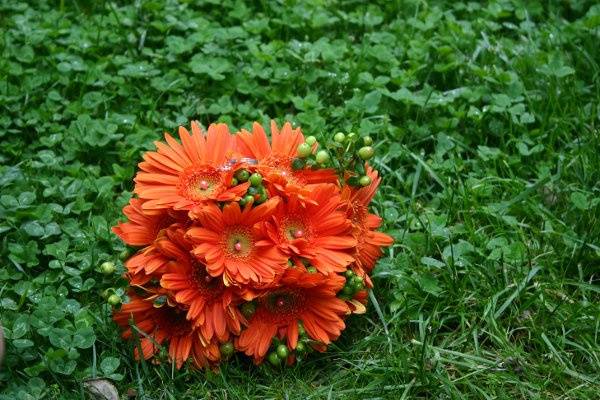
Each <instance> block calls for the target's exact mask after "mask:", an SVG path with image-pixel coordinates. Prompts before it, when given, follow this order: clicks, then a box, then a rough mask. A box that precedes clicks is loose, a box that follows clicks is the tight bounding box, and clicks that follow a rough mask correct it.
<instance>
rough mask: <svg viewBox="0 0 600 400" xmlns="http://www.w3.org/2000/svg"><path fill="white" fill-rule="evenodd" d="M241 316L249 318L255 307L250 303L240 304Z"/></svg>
mask: <svg viewBox="0 0 600 400" xmlns="http://www.w3.org/2000/svg"><path fill="white" fill-rule="evenodd" d="M241 311H242V314H244V317H246V318H250V317H251V316H252V315H254V312H255V311H256V305H255V304H254V303H252V302H249V303H244V304H242V310H241Z"/></svg>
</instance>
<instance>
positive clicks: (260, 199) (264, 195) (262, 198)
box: [258, 193, 269, 203]
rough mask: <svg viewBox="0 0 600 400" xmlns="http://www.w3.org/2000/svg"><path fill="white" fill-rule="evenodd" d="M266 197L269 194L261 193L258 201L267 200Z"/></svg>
mask: <svg viewBox="0 0 600 400" xmlns="http://www.w3.org/2000/svg"><path fill="white" fill-rule="evenodd" d="M268 198H269V196H267V194H266V193H261V195H260V197H259V198H258V202H259V203H264V202H265V201H267V199H268Z"/></svg>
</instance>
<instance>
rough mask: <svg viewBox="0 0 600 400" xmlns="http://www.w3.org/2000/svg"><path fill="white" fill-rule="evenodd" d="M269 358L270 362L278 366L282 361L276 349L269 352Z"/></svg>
mask: <svg viewBox="0 0 600 400" xmlns="http://www.w3.org/2000/svg"><path fill="white" fill-rule="evenodd" d="M267 360H269V362H270V363H271V364H272V365H274V366H277V365H279V364H280V363H281V360H280V359H279V357H278V356H277V353H276V352H274V351H272V352H270V353H269V355H268V356H267Z"/></svg>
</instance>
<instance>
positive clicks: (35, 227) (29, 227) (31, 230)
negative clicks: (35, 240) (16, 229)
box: [21, 221, 45, 237]
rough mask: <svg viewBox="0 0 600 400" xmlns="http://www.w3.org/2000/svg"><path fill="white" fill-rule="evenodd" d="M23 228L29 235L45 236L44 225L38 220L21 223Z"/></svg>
mask: <svg viewBox="0 0 600 400" xmlns="http://www.w3.org/2000/svg"><path fill="white" fill-rule="evenodd" d="M21 229H23V230H24V231H25V232H26V233H27V234H28V235H29V236H36V237H37V236H44V233H45V231H44V227H43V226H41V225H40V224H39V222H37V221H29V222H26V223H24V224H23V225H21Z"/></svg>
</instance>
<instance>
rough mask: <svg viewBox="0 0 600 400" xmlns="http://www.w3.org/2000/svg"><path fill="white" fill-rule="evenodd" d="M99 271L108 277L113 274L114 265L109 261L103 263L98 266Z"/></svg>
mask: <svg viewBox="0 0 600 400" xmlns="http://www.w3.org/2000/svg"><path fill="white" fill-rule="evenodd" d="M100 271H101V272H102V273H103V274H104V275H110V274H112V273H114V272H115V263H113V262H111V261H105V262H103V263H102V265H100Z"/></svg>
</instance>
